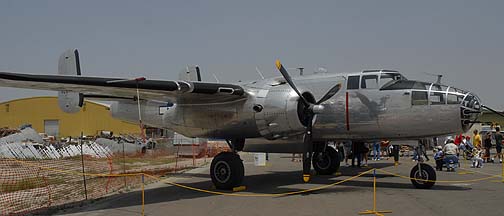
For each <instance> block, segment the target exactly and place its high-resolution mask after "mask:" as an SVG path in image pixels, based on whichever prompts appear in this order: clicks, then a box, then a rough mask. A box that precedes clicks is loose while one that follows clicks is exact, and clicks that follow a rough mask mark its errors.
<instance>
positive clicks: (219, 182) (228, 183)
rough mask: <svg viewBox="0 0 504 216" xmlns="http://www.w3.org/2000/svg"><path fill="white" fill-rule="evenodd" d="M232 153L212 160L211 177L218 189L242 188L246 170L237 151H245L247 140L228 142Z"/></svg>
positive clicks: (220, 154) (220, 155)
mask: <svg viewBox="0 0 504 216" xmlns="http://www.w3.org/2000/svg"><path fill="white" fill-rule="evenodd" d="M226 142H227V143H228V145H229V147H230V148H231V150H232V151H231V152H221V153H219V154H218V155H217V156H215V157H214V159H213V160H212V164H211V165H210V177H211V178H212V182H213V183H214V185H215V187H216V188H217V189H222V190H231V189H233V188H235V187H238V186H241V183H242V181H243V176H244V175H245V168H244V167H243V161H242V160H241V158H240V155H238V153H237V151H241V150H243V146H244V144H245V139H232V140H226Z"/></svg>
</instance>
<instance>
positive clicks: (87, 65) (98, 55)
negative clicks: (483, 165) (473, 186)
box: [0, 0, 504, 109]
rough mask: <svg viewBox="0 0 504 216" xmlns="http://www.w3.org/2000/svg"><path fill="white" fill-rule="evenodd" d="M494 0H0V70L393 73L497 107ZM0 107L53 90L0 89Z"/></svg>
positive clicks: (503, 75) (499, 71)
mask: <svg viewBox="0 0 504 216" xmlns="http://www.w3.org/2000/svg"><path fill="white" fill-rule="evenodd" d="M503 9H504V1H462V0H457V1H425V0H422V1H334V0H331V1H306V0H303V1H293V0H289V1H272V0H265V1H262V0H253V1H236V0H230V1H189V0H185V1H124V0H121V1H89V0H86V1H68V0H67V1H22V0H12V1H7V0H3V1H0V70H9V71H16V72H27V73H39V74H55V73H56V71H57V61H58V57H59V55H60V54H61V53H62V52H63V51H64V50H66V49H68V48H78V49H79V51H80V54H81V65H82V70H83V74H84V75H92V76H115V77H137V76H146V77H147V78H158V79H159V78H162V79H177V77H178V72H179V71H180V70H181V69H182V68H184V67H185V66H186V65H187V64H198V65H200V67H201V68H202V72H203V78H204V80H208V81H213V80H214V79H213V77H212V75H211V74H212V73H215V74H216V75H217V76H218V78H219V79H220V80H221V82H235V81H237V80H252V79H258V78H259V76H258V75H257V73H256V72H255V67H256V66H258V67H259V68H260V69H261V70H262V71H263V72H264V73H265V75H267V76H274V75H278V72H276V71H275V70H274V60H275V59H276V58H280V59H281V60H282V62H283V63H284V64H285V65H286V66H287V67H297V66H303V67H305V68H307V69H306V70H307V72H309V71H313V70H314V69H315V68H317V67H320V66H323V67H325V68H327V69H328V70H329V71H330V72H353V71H361V70H363V69H379V68H386V69H396V70H400V71H401V72H402V73H403V74H405V75H406V76H407V77H408V78H409V79H419V80H426V81H434V80H435V79H436V78H435V77H431V76H427V75H425V74H423V72H430V73H441V74H444V76H445V77H444V82H445V83H446V84H449V85H453V86H456V87H459V88H463V89H467V90H470V91H473V92H475V93H476V94H477V95H479V96H480V97H481V98H482V99H483V102H484V103H485V104H488V105H491V106H493V107H495V108H498V109H504V101H503V96H504V90H503V87H504V71H503V70H504V42H503V40H504V13H502V10H503ZM0 91H1V93H2V94H0V101H5V100H8V99H13V98H20V97H28V96H33V95H47V94H49V95H54V94H55V93H53V92H41V91H29V90H19V89H9V88H0Z"/></svg>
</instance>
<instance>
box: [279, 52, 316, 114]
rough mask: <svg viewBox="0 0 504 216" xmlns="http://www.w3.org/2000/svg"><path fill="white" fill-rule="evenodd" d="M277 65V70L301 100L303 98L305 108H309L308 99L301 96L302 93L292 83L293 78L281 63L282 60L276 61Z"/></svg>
mask: <svg viewBox="0 0 504 216" xmlns="http://www.w3.org/2000/svg"><path fill="white" fill-rule="evenodd" d="M275 65H276V67H277V69H278V70H279V71H280V73H281V74H282V76H283V77H284V79H285V81H287V83H289V85H290V87H291V88H292V89H294V91H295V92H296V94H297V95H298V96H299V98H301V101H303V103H304V105H305V106H309V105H310V103H308V100H306V98H304V97H303V95H301V92H299V90H298V89H297V87H296V85H294V82H293V81H292V78H291V76H290V75H289V73H288V72H287V70H285V68H284V66H283V65H282V63H280V60H276V61H275Z"/></svg>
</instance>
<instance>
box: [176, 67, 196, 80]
mask: <svg viewBox="0 0 504 216" xmlns="http://www.w3.org/2000/svg"><path fill="white" fill-rule="evenodd" d="M179 79H180V80H184V81H201V73H200V68H199V66H198V65H194V66H187V67H186V68H185V69H184V70H182V71H181V72H180V73H179Z"/></svg>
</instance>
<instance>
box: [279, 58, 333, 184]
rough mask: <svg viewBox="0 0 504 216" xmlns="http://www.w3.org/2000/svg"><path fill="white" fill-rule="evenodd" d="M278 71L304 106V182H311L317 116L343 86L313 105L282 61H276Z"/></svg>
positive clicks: (331, 91) (329, 92) (326, 94)
mask: <svg viewBox="0 0 504 216" xmlns="http://www.w3.org/2000/svg"><path fill="white" fill-rule="evenodd" d="M275 64H276V67H277V69H278V70H279V71H280V73H281V74H282V76H283V77H284V79H285V81H286V82H287V83H288V84H289V86H290V87H291V88H292V89H293V90H294V91H295V92H296V94H297V95H298V96H299V100H300V102H301V103H302V104H303V111H302V113H303V118H302V119H303V120H304V121H305V122H303V123H304V125H305V126H306V129H305V133H304V138H303V146H304V148H303V181H304V182H308V181H310V169H311V159H312V156H313V143H312V132H313V131H312V129H313V124H314V123H315V120H316V117H317V114H319V113H321V112H322V111H323V110H324V106H323V105H321V103H323V102H324V101H326V100H328V99H329V98H331V97H332V96H334V95H335V94H336V93H338V91H339V90H340V89H341V84H340V83H338V84H336V85H335V86H333V87H332V88H331V89H329V91H328V92H327V93H325V95H324V96H323V97H322V98H320V99H319V100H318V101H317V102H315V103H311V102H310V101H308V100H307V99H306V98H305V97H304V96H303V95H302V94H301V92H299V90H298V88H297V87H296V85H295V84H294V82H293V81H292V78H291V76H290V75H289V73H288V72H287V70H286V69H285V68H284V66H283V65H282V64H281V63H280V60H276V62H275Z"/></svg>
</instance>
